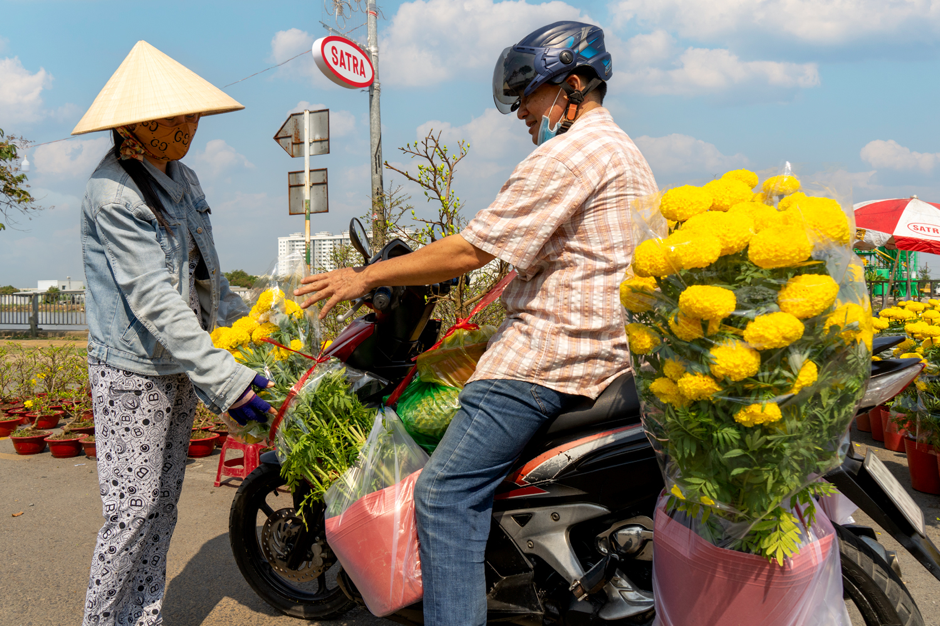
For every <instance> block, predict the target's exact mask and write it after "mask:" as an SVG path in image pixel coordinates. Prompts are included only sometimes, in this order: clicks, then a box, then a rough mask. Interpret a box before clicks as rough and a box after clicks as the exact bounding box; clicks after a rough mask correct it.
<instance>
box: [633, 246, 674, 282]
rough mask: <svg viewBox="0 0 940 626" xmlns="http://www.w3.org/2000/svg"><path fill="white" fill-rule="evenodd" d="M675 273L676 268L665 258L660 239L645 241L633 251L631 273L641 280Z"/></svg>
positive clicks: (664, 250)
mask: <svg viewBox="0 0 940 626" xmlns="http://www.w3.org/2000/svg"><path fill="white" fill-rule="evenodd" d="M675 271H676V268H675V267H673V265H672V263H670V262H669V259H668V258H667V257H666V248H665V246H664V245H663V240H662V239H647V240H646V241H644V242H643V243H641V244H640V245H638V246H637V247H636V249H635V250H634V251H633V273H634V274H636V275H637V276H639V277H641V278H648V277H650V276H654V277H656V278H663V277H664V276H669V275H670V274H673V273H675Z"/></svg>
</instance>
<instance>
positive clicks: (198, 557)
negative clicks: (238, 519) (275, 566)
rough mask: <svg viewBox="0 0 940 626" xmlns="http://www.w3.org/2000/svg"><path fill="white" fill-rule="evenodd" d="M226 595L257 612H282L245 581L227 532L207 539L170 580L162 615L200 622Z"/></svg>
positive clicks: (184, 624) (181, 622)
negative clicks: (269, 603) (275, 608)
mask: <svg viewBox="0 0 940 626" xmlns="http://www.w3.org/2000/svg"><path fill="white" fill-rule="evenodd" d="M225 598H231V599H232V600H235V601H236V602H238V603H239V604H240V605H242V606H244V607H245V608H247V609H250V610H251V611H253V612H254V613H260V614H263V615H268V616H271V617H274V616H279V615H280V613H278V612H277V611H275V610H274V609H273V608H272V607H271V606H269V605H268V604H267V603H265V602H264V601H263V600H262V599H261V598H259V597H258V595H257V594H256V593H255V592H254V591H253V590H252V588H251V587H249V586H248V583H247V582H245V579H244V578H243V577H242V574H241V572H240V571H239V569H238V566H237V565H236V564H235V558H234V557H233V556H232V548H231V546H230V544H229V537H228V533H223V534H221V535H218V536H217V537H214V538H212V539H210V540H209V541H207V542H206V543H204V544H203V545H202V547H201V548H200V549H199V551H198V552H197V553H196V554H195V555H193V557H192V558H191V559H189V562H188V563H186V567H184V568H183V571H182V572H180V573H179V574H177V575H176V576H175V577H174V578H173V579H172V580H171V581H170V582H169V584H168V585H167V591H166V596H165V599H164V602H163V611H162V614H163V619H164V621H165V622H166V623H167V624H173V625H174V626H199V625H200V624H203V623H204V622H205V621H206V618H207V617H208V615H209V613H211V612H212V611H213V609H215V607H216V606H217V605H218V604H219V603H220V602H221V601H222V600H224V599H225Z"/></svg>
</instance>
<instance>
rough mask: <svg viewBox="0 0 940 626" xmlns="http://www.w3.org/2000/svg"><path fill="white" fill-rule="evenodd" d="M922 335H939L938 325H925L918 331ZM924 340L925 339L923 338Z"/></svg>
mask: <svg viewBox="0 0 940 626" xmlns="http://www.w3.org/2000/svg"><path fill="white" fill-rule="evenodd" d="M920 334H922V335H923V336H924V337H930V338H933V337H940V327H937V326H927V327H926V328H924V329H923V330H922V331H920ZM925 341H926V340H925Z"/></svg>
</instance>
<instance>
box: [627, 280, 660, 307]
mask: <svg viewBox="0 0 940 626" xmlns="http://www.w3.org/2000/svg"><path fill="white" fill-rule="evenodd" d="M656 288H657V287H656V279H654V278H651V277H650V278H643V277H641V276H635V277H633V278H630V279H628V280H625V281H623V282H622V283H620V304H622V305H623V308H625V309H626V310H628V311H630V312H631V313H646V312H647V311H649V310H651V309H652V308H653V305H654V304H656V298H655V296H653V292H654V291H656Z"/></svg>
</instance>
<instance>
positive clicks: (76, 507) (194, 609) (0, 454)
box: [0, 433, 940, 626]
mask: <svg viewBox="0 0 940 626" xmlns="http://www.w3.org/2000/svg"><path fill="white" fill-rule="evenodd" d="M856 441H857V442H858V443H859V450H860V451H861V453H862V454H864V451H865V448H866V444H874V442H873V441H872V440H871V439H870V438H868V437H867V435H865V434H858V433H856ZM876 450H878V452H877V453H878V456H879V457H880V458H881V459H882V460H883V461H885V463H886V464H887V466H888V467H889V468H890V469H891V471H892V472H893V473H894V474H895V476H896V477H897V478H898V479H899V480H900V481H901V483H902V484H904V485H909V484H910V482H909V479H908V476H907V465H906V459H905V457H904V454H903V453H901V454H899V453H894V452H889V451H887V450H884V449H883V448H880V446H879V447H878V448H876ZM217 463H218V452H217V453H216V454H215V455H214V456H212V457H208V458H206V459H200V460H191V462H190V465H189V467H188V470H187V473H186V481H185V485H184V488H183V495H182V499H181V501H180V518H179V524H178V525H177V527H176V533H175V534H174V537H173V542H172V545H171V548H170V554H169V563H168V576H169V585H168V588H167V594H166V600H165V603H164V606H163V608H164V621H165V623H166V624H167V626H200V625H203V626H287V625H295V624H297V623H298V621H297V620H295V619H293V618H289V617H286V616H284V615H281V614H279V613H277V612H275V611H274V610H273V609H271V608H270V607H269V606H268V605H266V604H265V603H264V602H263V601H262V600H261V599H259V598H258V597H257V596H256V595H255V594H254V592H253V591H252V590H251V588H250V587H249V586H248V584H247V583H246V582H245V581H244V579H243V578H242V576H241V574H240V573H239V571H238V568H237V567H236V565H235V561H234V559H233V558H232V554H231V551H230V549H229V540H228V534H227V525H228V511H229V506H230V504H231V501H232V497H233V496H234V494H235V488H234V487H232V486H224V485H223V486H222V487H218V488H215V487H213V486H212V483H213V480H214V478H215V471H216V467H217ZM232 483H234V484H236V485H237V483H238V481H237V480H234V481H232ZM912 494H913V496H914V499H915V501H916V502H917V503H918V504H919V505H920V506H921V508H922V509H923V510H924V513H925V515H926V518H927V522H928V533H929V535H930V537H931V539H932V540H933V541H934V543H936V544H938V545H940V498H938V497H936V496H928V495H924V494H920V493H917V492H913V491H912ZM20 511H22V512H23V514H22V515H19V516H17V517H12V516H13V514H15V513H18V512H20ZM855 517H856V521H857V522H858V523H862V524H868V525H873V524H872V523H871V521H870V520H868V519H867V518H866V516H864V515H863V514H857V515H856V516H855ZM100 525H101V501H100V499H99V497H98V486H97V477H96V472H95V465H94V461H92V460H88V459H85V458H84V457H76V458H74V459H54V458H52V456H51V455H50V454H49V453H48V452H46V453H44V454H41V455H38V456H33V457H19V456H16V455H15V454H14V452H13V446H12V444H11V443H10V441H9V440H0V538H2V544H0V545H2V549H0V590H2V591H0V626H59V625H61V626H73V625H74V626H78V624H80V623H81V619H82V605H83V602H84V596H85V586H86V583H87V576H88V567H89V564H90V559H91V554H92V549H93V547H94V542H95V535H96V533H97V531H98V528H99V527H100ZM879 530H880V529H879ZM879 539H880V540H882V542H883V544H884V545H885V546H886V547H887V548H888V549H892V550H896V551H897V552H898V555H899V558H900V561H901V567H902V572H903V575H904V579H905V582H906V583H907V584H908V587H909V588H910V589H911V592H912V594H913V596H914V598H915V599H916V601H917V603H918V605H919V606H920V609H921V612H922V613H923V615H924V617H925V619H926V623H927V625H928V626H940V582H938V581H937V580H936V579H934V578H933V577H932V576H930V575H929V574H927V572H926V571H925V570H924V569H923V568H922V567H921V566H920V565H919V564H918V563H917V562H916V561H915V560H914V559H913V557H911V556H909V555H908V554H907V553H906V552H905V551H903V549H901V548H900V547H899V546H898V545H897V544H896V543H895V542H894V540H893V539H892V538H891V537H889V536H887V535H886V534H881V535H880V536H879ZM330 623H331V624H344V625H345V624H349V625H356V626H365V625H367V624H379V623H385V624H388V623H390V622H387V621H385V620H380V619H378V618H375V617H373V616H372V615H370V614H369V613H367V612H365V611H363V610H358V611H355V612H353V613H349V614H347V616H346V617H345V619H343V620H339V621H336V622H330Z"/></svg>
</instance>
